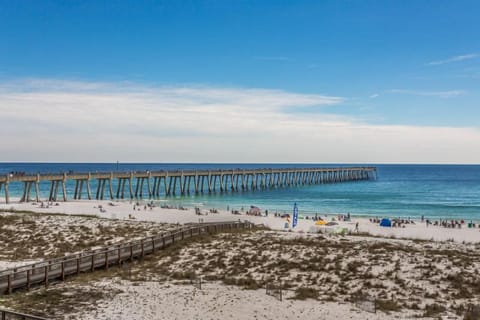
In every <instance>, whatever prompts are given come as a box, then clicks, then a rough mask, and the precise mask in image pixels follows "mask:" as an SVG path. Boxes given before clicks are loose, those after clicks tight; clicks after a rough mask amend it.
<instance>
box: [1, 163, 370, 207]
mask: <svg viewBox="0 0 480 320" xmlns="http://www.w3.org/2000/svg"><path fill="white" fill-rule="evenodd" d="M376 178H377V169H376V167H337V168H285V169H281V168H275V169H271V168H266V169H246V170H243V169H230V170H220V169H219V170H182V171H132V172H118V171H116V172H88V173H73V172H69V173H56V174H49V173H44V174H42V173H39V174H7V175H4V176H0V194H2V193H3V195H4V199H5V202H6V203H9V202H10V197H11V196H10V193H9V187H10V186H11V185H12V184H23V192H22V194H21V198H20V201H21V202H29V201H36V202H39V201H41V199H40V195H41V191H48V197H47V198H46V200H47V201H68V199H73V200H80V199H88V200H92V199H96V200H104V199H110V200H114V199H134V198H144V197H149V198H155V197H161V196H172V195H187V194H191V193H195V194H198V193H204V192H208V193H212V192H217V191H220V192H227V191H231V192H236V191H246V190H265V189H269V188H279V187H289V186H301V185H313V184H325V183H340V182H348V181H359V180H374V179H376ZM47 188H48V189H47ZM44 193H45V192H44Z"/></svg>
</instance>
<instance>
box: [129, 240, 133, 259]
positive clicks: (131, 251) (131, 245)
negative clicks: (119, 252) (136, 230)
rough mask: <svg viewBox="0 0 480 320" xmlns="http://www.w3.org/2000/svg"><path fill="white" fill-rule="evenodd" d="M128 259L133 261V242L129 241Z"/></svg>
mask: <svg viewBox="0 0 480 320" xmlns="http://www.w3.org/2000/svg"><path fill="white" fill-rule="evenodd" d="M130 261H133V244H131V243H130Z"/></svg>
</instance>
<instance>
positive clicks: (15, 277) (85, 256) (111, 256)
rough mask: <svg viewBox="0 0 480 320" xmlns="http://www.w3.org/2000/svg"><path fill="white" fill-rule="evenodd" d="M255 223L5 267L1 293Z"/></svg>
mask: <svg viewBox="0 0 480 320" xmlns="http://www.w3.org/2000/svg"><path fill="white" fill-rule="evenodd" d="M253 226H254V225H253V224H252V223H251V222H248V221H244V222H241V221H230V222H217V223H208V224H196V225H193V226H188V227H183V228H179V229H177V230H175V231H171V232H166V233H162V234H159V235H156V236H153V237H148V238H144V239H141V240H139V241H133V242H127V243H122V244H118V245H112V246H107V247H105V248H103V249H100V250H95V251H89V252H85V253H82V254H78V255H71V256H66V257H62V258H58V259H53V260H48V261H44V262H38V263H34V264H30V265H26V266H22V267H18V268H14V269H9V270H4V271H1V272H0V294H9V293H11V292H12V291H13V290H15V289H21V288H25V289H27V290H29V289H30V288H31V287H32V286H34V285H44V286H45V287H48V285H49V283H50V282H51V281H58V280H60V281H64V280H65V278H66V277H67V276H71V275H78V274H80V273H82V272H93V271H95V270H96V269H108V268H109V267H110V266H113V265H120V264H122V263H123V262H126V261H132V260H134V259H139V258H142V257H144V256H145V255H148V254H152V253H154V252H155V251H156V250H161V249H164V248H165V247H166V246H168V245H172V244H173V243H175V242H177V241H182V240H184V239H188V238H192V237H195V236H199V235H202V234H209V233H215V232H218V231H222V230H234V229H250V228H252V227H253Z"/></svg>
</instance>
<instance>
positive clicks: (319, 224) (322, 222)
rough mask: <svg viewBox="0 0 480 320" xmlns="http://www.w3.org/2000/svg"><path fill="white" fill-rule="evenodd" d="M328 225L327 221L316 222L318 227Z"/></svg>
mask: <svg viewBox="0 0 480 320" xmlns="http://www.w3.org/2000/svg"><path fill="white" fill-rule="evenodd" d="M326 224H327V221H325V220H318V221H317V222H315V225H316V226H324V225H326Z"/></svg>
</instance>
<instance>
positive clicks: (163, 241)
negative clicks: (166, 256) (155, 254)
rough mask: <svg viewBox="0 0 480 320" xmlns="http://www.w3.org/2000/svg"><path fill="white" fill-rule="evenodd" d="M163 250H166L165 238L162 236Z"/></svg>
mask: <svg viewBox="0 0 480 320" xmlns="http://www.w3.org/2000/svg"><path fill="white" fill-rule="evenodd" d="M162 249H165V236H162Z"/></svg>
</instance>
